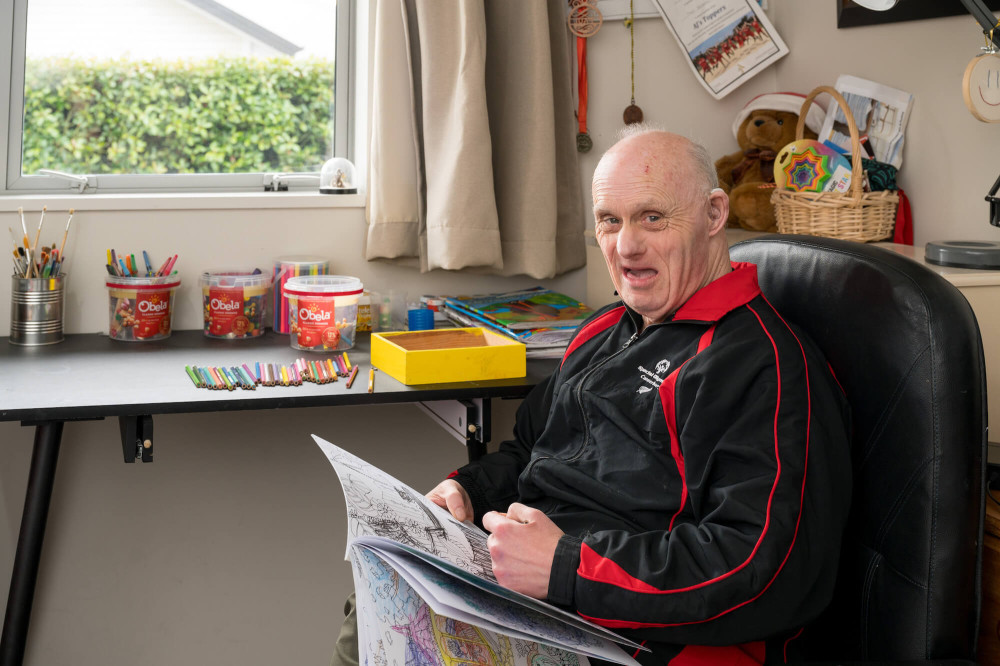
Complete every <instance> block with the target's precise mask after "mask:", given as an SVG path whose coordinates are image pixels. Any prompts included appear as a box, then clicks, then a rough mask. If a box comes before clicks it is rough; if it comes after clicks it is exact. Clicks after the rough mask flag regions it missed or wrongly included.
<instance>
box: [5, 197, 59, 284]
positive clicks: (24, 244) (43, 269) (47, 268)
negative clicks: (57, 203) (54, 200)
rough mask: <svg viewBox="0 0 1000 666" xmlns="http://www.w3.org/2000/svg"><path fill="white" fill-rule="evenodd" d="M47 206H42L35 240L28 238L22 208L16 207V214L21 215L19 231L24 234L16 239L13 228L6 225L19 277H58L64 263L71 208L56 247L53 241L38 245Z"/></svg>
mask: <svg viewBox="0 0 1000 666" xmlns="http://www.w3.org/2000/svg"><path fill="white" fill-rule="evenodd" d="M47 210H48V206H42V214H41V215H40V216H39V218H38V228H37V229H36V230H35V242H34V243H32V242H30V241H29V240H28V224H27V222H25V221H24V209H23V208H18V209H17V214H18V215H20V216H21V232H22V233H23V234H24V235H23V236H22V239H21V240H20V241H18V239H17V235H16V234H15V233H14V230H13V229H12V228H10V227H7V230H8V231H9V232H10V237H11V239H12V240H13V241H14V275H15V276H17V277H20V278H47V277H58V275H59V271H60V269H61V268H62V266H63V264H64V263H65V257H64V256H63V251H64V250H65V249H66V238H67V237H68V236H69V225H70V223H71V222H73V209H72V208H70V209H69V219H68V220H66V230H65V231H64V232H63V237H62V244H61V245H60V246H59V249H56V245H55V243H53V244H52V245H51V246H48V245H43V246H42V247H39V246H38V240H39V238H41V235H42V224H43V223H44V222H45V212H46V211H47Z"/></svg>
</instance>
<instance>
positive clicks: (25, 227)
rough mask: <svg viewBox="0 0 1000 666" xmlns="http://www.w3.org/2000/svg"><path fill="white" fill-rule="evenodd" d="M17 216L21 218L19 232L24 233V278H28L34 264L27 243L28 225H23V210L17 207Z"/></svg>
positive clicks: (29, 244) (29, 245)
mask: <svg viewBox="0 0 1000 666" xmlns="http://www.w3.org/2000/svg"><path fill="white" fill-rule="evenodd" d="M17 214H18V215H20V216H21V231H22V232H24V252H25V255H26V256H25V259H26V260H27V262H28V269H27V270H26V271H24V277H26V278H30V277H31V273H32V270H31V269H32V266H33V265H34V262H32V260H31V243H29V242H28V225H26V224H25V223H24V209H23V208H20V207H19V208H18V209H17Z"/></svg>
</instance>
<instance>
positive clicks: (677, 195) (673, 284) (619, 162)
mask: <svg viewBox="0 0 1000 666" xmlns="http://www.w3.org/2000/svg"><path fill="white" fill-rule="evenodd" d="M593 196H594V219H595V223H596V235H597V241H598V244H599V245H600V246H601V252H602V253H603V254H604V260H605V261H606V262H607V265H608V270H609V271H610V273H611V279H612V281H613V282H614V284H615V288H616V289H617V290H618V295H619V296H621V298H622V300H623V301H624V302H625V304H626V305H628V306H629V307H631V308H632V309H633V310H635V311H636V312H638V313H639V314H640V315H642V318H643V322H644V323H645V324H647V325H648V324H653V323H658V322H661V321H663V320H664V319H665V318H666V317H667V315H668V314H670V313H672V312H673V311H674V310H676V309H677V308H678V307H680V306H681V304H683V303H684V302H685V301H686V300H687V299H688V298H689V297H690V296H691V295H692V294H694V292H696V291H697V290H698V289H700V288H701V287H703V286H704V285H705V284H707V283H708V282H711V280H712V279H714V278H715V277H716V275H714V274H712V273H711V270H712V268H714V267H713V266H711V265H710V264H711V261H712V259H711V252H710V238H711V236H712V235H714V234H715V233H718V231H719V230H720V229H721V224H720V222H719V221H718V219H717V216H718V214H719V211H718V210H717V209H716V206H717V204H718V201H717V198H718V197H720V196H721V197H723V198H724V197H725V194H723V193H722V192H721V191H713V193H712V194H711V195H710V193H709V192H707V191H706V186H705V185H704V183H703V179H699V178H698V176H697V174H696V172H695V171H694V169H693V168H692V164H691V158H690V157H689V154H688V151H687V148H686V146H685V145H684V140H683V139H681V138H680V137H676V136H674V135H670V134H663V133H655V134H646V135H640V136H636V137H632V138H630V139H625V140H624V141H622V142H621V143H619V144H618V145H617V146H615V147H614V148H613V149H612V150H611V151H609V152H608V153H607V154H606V155H605V156H604V158H602V160H601V163H600V164H599V165H598V166H597V170H596V171H595V173H594V183H593ZM724 219H725V216H724V215H723V218H722V220H723V221H724Z"/></svg>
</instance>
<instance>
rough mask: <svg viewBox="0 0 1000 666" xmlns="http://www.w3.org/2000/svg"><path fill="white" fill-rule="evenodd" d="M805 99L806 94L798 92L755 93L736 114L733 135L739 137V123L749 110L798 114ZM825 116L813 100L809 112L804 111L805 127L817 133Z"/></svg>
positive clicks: (822, 109)
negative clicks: (768, 110)
mask: <svg viewBox="0 0 1000 666" xmlns="http://www.w3.org/2000/svg"><path fill="white" fill-rule="evenodd" d="M804 101H806V96H805V95H802V94H799V93H790V92H783V93H764V94H763V95H757V96H756V97H754V98H753V99H751V100H750V101H749V102H747V103H746V105H745V106H744V107H743V108H742V109H740V112H739V113H738V114H736V120H734V121H733V136H734V137H735V138H736V139H739V138H740V136H739V131H740V125H742V124H743V121H744V120H746V119H747V116H749V115H750V113H751V112H753V111H756V110H757V109H772V110H774V111H787V112H788V113H794V114H796V115H799V114H800V113H801V112H802V103H803V102H804ZM825 117H826V110H825V109H824V108H823V107H822V106H820V105H819V104H818V103H817V102H816V101H815V100H813V102H812V103H811V104H810V105H809V112H808V113H806V127H808V128H809V129H811V130H812V131H813V132H816V133H817V134H819V129H820V127H821V126H822V125H823V119H824V118H825Z"/></svg>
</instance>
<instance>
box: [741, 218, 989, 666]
mask: <svg viewBox="0 0 1000 666" xmlns="http://www.w3.org/2000/svg"><path fill="white" fill-rule="evenodd" d="M731 252H732V258H733V260H734V261H748V262H751V263H755V264H757V266H758V267H759V268H758V272H759V279H760V285H761V288H762V290H763V292H764V295H765V296H766V297H767V298H768V300H770V301H771V303H772V304H774V306H775V307H776V308H777V309H778V311H779V312H781V313H782V314H783V316H785V317H786V318H788V319H789V320H791V321H793V322H795V323H797V324H798V325H799V326H800V327H801V328H803V329H805V330H806V331H807V332H808V333H809V334H810V335H811V336H812V338H813V339H814V340H815V341H816V343H817V344H818V345H819V347H820V348H821V349H822V350H823V351H824V352H825V354H826V357H827V360H828V361H829V363H830V366H831V367H832V368H833V370H834V372H835V374H836V376H837V378H838V380H839V381H840V384H841V385H842V386H843V388H844V390H845V392H846V394H847V397H848V399H849V401H850V403H851V407H852V410H853V420H854V422H853V437H852V445H853V458H854V493H853V498H852V507H851V515H850V520H849V523H848V527H847V532H846V534H845V538H844V545H843V549H842V557H841V567H840V572H839V574H838V581H837V590H836V593H835V597H834V600H833V602H832V604H831V606H830V607H829V608H828V609H827V611H826V612H825V614H824V615H823V616H822V617H821V618H820V619H819V620H818V621H817V622H815V623H813V624H812V625H810V626H809V627H808V628H807V630H806V631H805V632H804V634H803V637H804V638H807V642H806V645H807V646H808V658H809V659H810V660H816V661H842V662H843V661H852V662H853V661H880V662H881V661H929V660H951V659H957V660H972V659H974V658H975V651H976V638H977V634H978V625H979V608H980V564H981V556H982V547H981V544H982V535H983V516H984V506H985V504H984V488H985V460H986V388H985V376H986V375H985V369H984V361H983V350H982V340H981V338H980V335H979V327H978V324H977V323H976V318H975V315H974V314H973V312H972V309H971V307H970V306H969V304H968V302H967V301H966V300H965V298H964V297H963V296H962V294H961V293H960V292H959V291H958V289H956V288H955V287H954V286H953V285H951V284H950V283H949V282H948V281H946V280H945V279H943V278H941V277H940V276H939V275H937V274H936V273H934V272H933V271H930V270H928V269H927V268H926V267H924V266H922V265H920V264H919V263H917V262H915V261H912V260H910V259H907V258H905V257H903V256H900V255H898V254H896V253H894V252H891V251H889V250H887V249H884V248H880V247H876V246H871V245H863V244H859V243H853V242H849V241H841V240H834V239H829V238H817V237H811V236H782V235H767V236H764V237H760V238H755V239H753V240H749V241H745V242H743V243H739V244H737V245H734V246H733V247H732V249H731Z"/></svg>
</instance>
